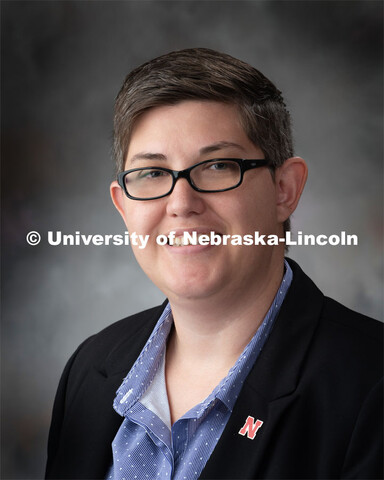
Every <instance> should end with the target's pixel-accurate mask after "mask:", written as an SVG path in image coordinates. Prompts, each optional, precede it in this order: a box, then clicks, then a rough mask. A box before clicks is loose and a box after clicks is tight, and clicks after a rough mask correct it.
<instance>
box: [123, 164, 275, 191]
mask: <svg viewBox="0 0 384 480" xmlns="http://www.w3.org/2000/svg"><path fill="white" fill-rule="evenodd" d="M267 164H268V160H267V159H265V158H263V159H260V160H244V159H240V158H216V159H212V160H205V161H204V162H199V163H196V164H195V165H192V166H191V167H189V168H186V169H185V170H170V169H169V168H163V167H144V168H133V169H131V170H126V171H125V172H121V173H119V174H118V176H117V181H118V183H119V185H120V187H121V188H122V189H123V190H124V192H125V194H126V195H127V197H128V198H131V199H132V200H155V199H156V198H162V197H166V196H167V195H169V194H170V193H172V191H173V189H174V187H175V185H176V182H177V180H179V178H185V179H186V180H187V181H188V183H189V184H190V186H191V187H192V188H193V189H194V190H196V191H197V192H204V193H214V192H225V191H227V190H232V189H234V188H237V187H238V186H239V185H240V184H241V182H242V181H243V176H244V172H246V171H247V170H251V169H253V168H259V167H264V166H266V165H267Z"/></svg>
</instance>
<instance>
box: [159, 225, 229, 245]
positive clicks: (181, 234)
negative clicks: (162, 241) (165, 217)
mask: <svg viewBox="0 0 384 480" xmlns="http://www.w3.org/2000/svg"><path fill="white" fill-rule="evenodd" d="M211 235H215V236H219V237H221V235H222V234H221V233H217V232H215V231H214V230H213V229H201V228H198V229H187V230H177V231H175V230H172V231H170V232H169V233H168V235H167V237H168V243H167V244H168V245H169V246H172V247H186V246H196V245H201V244H204V245H206V241H207V238H208V237H210V236H211ZM200 238H201V240H202V241H203V240H204V243H200Z"/></svg>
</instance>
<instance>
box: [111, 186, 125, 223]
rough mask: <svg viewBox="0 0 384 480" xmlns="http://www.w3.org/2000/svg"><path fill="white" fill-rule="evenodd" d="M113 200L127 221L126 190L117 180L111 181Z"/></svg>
mask: <svg viewBox="0 0 384 480" xmlns="http://www.w3.org/2000/svg"><path fill="white" fill-rule="evenodd" d="M109 191H110V193H111V198H112V202H113V204H114V205H115V207H116V209H117V211H118V212H119V213H120V215H121V216H122V217H123V220H124V222H125V211H124V192H123V190H122V189H121V187H120V185H119V184H118V183H117V182H116V180H115V181H113V182H112V183H111V186H110V189H109Z"/></svg>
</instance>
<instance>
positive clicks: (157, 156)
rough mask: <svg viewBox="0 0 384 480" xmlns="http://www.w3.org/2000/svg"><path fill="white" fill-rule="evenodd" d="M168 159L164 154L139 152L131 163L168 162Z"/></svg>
mask: <svg viewBox="0 0 384 480" xmlns="http://www.w3.org/2000/svg"><path fill="white" fill-rule="evenodd" d="M166 159H167V157H166V156H165V155H163V154H162V153H150V152H139V153H136V154H135V155H133V157H132V158H131V159H130V163H133V162H135V161H137V160H166Z"/></svg>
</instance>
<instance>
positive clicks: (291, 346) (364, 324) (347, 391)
mask: <svg viewBox="0 0 384 480" xmlns="http://www.w3.org/2000/svg"><path fill="white" fill-rule="evenodd" d="M290 264H291V266H292V269H293V282H292V285H291V287H290V289H289V291H288V294H287V296H286V298H285V301H284V303H283V306H282V308H281V310H280V313H279V315H278V318H277V319H276V323H275V326H274V328H273V330H272V332H271V335H270V338H269V340H268V342H267V343H266V345H265V347H264V349H263V351H262V353H261V354H260V356H259V358H258V360H257V361H256V363H255V365H254V367H253V369H252V370H251V372H250V374H249V376H248V377H247V380H246V382H245V383H244V386H243V389H242V391H241V393H240V395H239V398H238V400H237V403H236V405H235V408H234V410H233V413H232V415H231V417H230V419H229V422H228V424H227V425H226V427H225V430H224V432H223V434H222V436H221V438H220V440H219V442H218V444H217V446H216V448H215V450H214V451H213V453H212V455H211V457H210V459H209V460H208V462H207V464H206V466H205V468H204V470H203V472H202V474H201V476H200V478H201V479H205V480H208V479H211V480H213V479H215V480H217V479H256V478H257V479H259V478H260V479H261V478H280V479H282V478H285V479H288V478H289V479H293V478H295V479H298V478H305V479H310V478H321V479H330V478H359V479H362V478H377V479H382V478H383V471H382V457H381V455H382V451H383V443H382V442H383V436H382V425H383V419H382V414H383V408H382V393H383V390H382V364H383V362H382V360H383V358H382V351H383V350H382V324H381V323H379V322H377V321H375V320H372V319H370V318H368V317H364V316H363V315H360V314H358V313H356V312H353V311H351V310H349V309H347V308H345V307H343V306H342V305H340V304H339V303H337V302H335V301H333V300H331V299H329V298H327V297H324V296H323V294H322V293H321V292H320V290H319V289H318V288H317V287H316V286H315V285H314V284H313V283H312V281H311V280H310V279H309V278H308V277H307V276H306V275H305V274H304V273H303V272H302V270H301V269H300V268H299V267H298V266H297V265H296V264H295V263H294V262H292V261H290ZM163 308H164V305H162V306H160V307H157V308H153V309H151V310H147V311H145V312H142V313H139V314H137V315H133V316H131V317H128V318H126V319H124V320H121V321H119V322H117V323H114V324H113V325H111V326H109V327H107V328H106V329H104V330H103V331H101V332H100V333H98V334H97V335H94V336H93V337H91V338H89V339H87V340H86V341H85V342H84V343H83V344H82V345H80V347H79V348H78V349H77V351H76V352H75V353H74V355H73V356H72V357H71V359H70V360H69V362H68V364H67V366H66V368H65V370H64V373H63V376H62V378H61V381H60V384H59V388H58V392H57V396H56V400H55V405H54V409H53V417H52V424H51V430H50V435H49V445H48V463H47V472H46V475H47V478H50V479H53V478H54V479H59V478H60V479H63V478H65V479H102V478H105V475H106V472H107V469H108V467H109V466H110V464H111V461H112V454H111V452H112V450H111V442H112V440H113V438H114V437H115V435H116V432H117V430H118V429H119V427H120V425H121V423H122V420H123V419H122V417H120V416H119V415H118V414H117V413H116V412H115V411H114V410H113V408H112V403H113V399H114V397H115V392H116V390H117V389H118V387H119V386H120V384H121V382H122V380H123V378H124V377H125V376H126V374H127V373H128V371H129V370H130V368H131V366H132V364H133V363H134V361H135V360H136V358H137V357H138V355H139V353H140V351H141V349H142V348H143V346H144V344H145V342H146V340H147V339H148V337H149V335H150V334H151V332H152V329H153V327H154V325H155V323H156V322H157V320H158V318H159V316H160V314H161V312H162V310H163ZM380 381H381V383H380ZM248 416H252V417H254V419H255V420H256V419H259V420H261V421H263V425H262V427H261V428H260V429H259V430H258V432H257V434H256V436H255V438H254V439H253V440H251V439H250V438H248V436H247V435H244V436H242V435H240V434H239V430H240V429H241V427H243V425H244V424H245V421H246V419H247V417H248Z"/></svg>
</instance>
